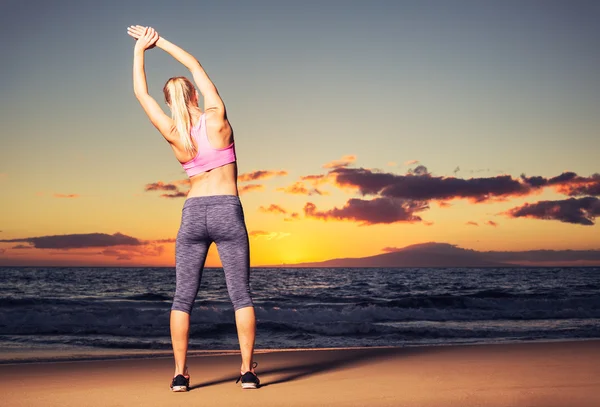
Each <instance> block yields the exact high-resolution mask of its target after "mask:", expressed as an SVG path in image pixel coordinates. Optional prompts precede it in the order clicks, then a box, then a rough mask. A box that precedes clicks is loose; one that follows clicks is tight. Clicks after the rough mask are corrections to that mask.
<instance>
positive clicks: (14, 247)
mask: <svg viewBox="0 0 600 407" xmlns="http://www.w3.org/2000/svg"><path fill="white" fill-rule="evenodd" d="M11 249H33V246H27V245H26V244H18V245H16V246H13V247H11Z"/></svg>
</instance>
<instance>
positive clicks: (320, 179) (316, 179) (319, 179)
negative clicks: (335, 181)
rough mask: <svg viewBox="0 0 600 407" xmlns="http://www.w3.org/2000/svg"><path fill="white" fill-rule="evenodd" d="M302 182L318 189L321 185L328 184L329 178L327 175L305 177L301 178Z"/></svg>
mask: <svg viewBox="0 0 600 407" xmlns="http://www.w3.org/2000/svg"><path fill="white" fill-rule="evenodd" d="M300 180H301V181H307V182H308V183H309V184H311V185H312V186H315V187H316V186H319V185H321V184H326V183H327V182H329V177H328V176H327V175H323V174H317V175H304V176H302V177H300Z"/></svg>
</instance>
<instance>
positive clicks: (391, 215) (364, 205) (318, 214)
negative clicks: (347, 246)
mask: <svg viewBox="0 0 600 407" xmlns="http://www.w3.org/2000/svg"><path fill="white" fill-rule="evenodd" d="M428 208H429V206H428V205H427V202H420V201H409V200H402V199H393V198H387V197H384V198H375V199H372V200H363V199H350V200H348V202H347V203H346V205H344V207H343V208H334V209H330V210H327V211H319V210H317V207H316V206H315V204H313V203H311V202H308V203H306V205H304V214H305V216H306V217H308V218H314V219H322V220H329V219H334V220H350V221H354V222H360V223H361V224H362V225H373V224H377V223H395V222H420V221H421V218H420V217H419V216H417V215H415V212H420V211H423V210H425V209H428Z"/></svg>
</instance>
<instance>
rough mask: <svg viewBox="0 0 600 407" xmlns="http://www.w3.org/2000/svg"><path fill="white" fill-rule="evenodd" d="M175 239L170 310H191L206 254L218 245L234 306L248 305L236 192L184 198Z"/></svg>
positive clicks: (246, 258)
mask: <svg viewBox="0 0 600 407" xmlns="http://www.w3.org/2000/svg"><path fill="white" fill-rule="evenodd" d="M181 212H182V213H181V226H180V227H179V232H178V233H177V240H176V242H175V273H176V286H175V298H174V299H173V306H172V307H171V309H172V310H178V311H183V312H187V313H188V314H191V313H192V307H193V306H194V300H195V299H196V295H197V294H198V289H199V288H200V281H201V280H202V270H203V269H204V262H205V261H206V254H207V253H208V248H209V247H210V245H211V243H212V242H215V243H216V245H217V250H218V252H219V257H220V259H221V263H222V265H223V270H224V271H225V281H226V283H227V292H228V293H229V298H230V299H231V302H232V303H233V309H234V310H236V311H237V310H238V309H240V308H244V307H251V306H253V304H252V299H251V298H250V286H249V277H250V249H249V243H248V231H247V230H246V224H245V222H244V211H243V209H242V204H241V202H240V199H239V197H237V196H235V195H212V196H199V197H190V198H187V200H186V201H185V203H184V204H183V209H182V210H181Z"/></svg>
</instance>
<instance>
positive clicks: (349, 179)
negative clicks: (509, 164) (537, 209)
mask: <svg viewBox="0 0 600 407" xmlns="http://www.w3.org/2000/svg"><path fill="white" fill-rule="evenodd" d="M419 167H422V168H419ZM419 167H417V168H419V170H417V169H415V170H413V172H412V173H411V174H407V175H396V174H390V173H381V172H373V171H371V170H368V169H364V168H358V169H354V168H341V169H337V170H333V171H332V173H333V175H335V177H336V183H337V184H338V185H340V186H342V187H354V188H358V190H359V191H360V192H361V193H362V194H363V195H374V194H379V195H381V196H386V197H390V198H401V199H416V200H433V199H436V200H448V199H455V198H467V199H470V200H471V201H473V202H482V201H485V200H488V199H491V198H493V197H503V196H520V195H527V194H528V193H530V191H531V187H530V186H529V185H527V184H525V183H523V182H519V180H516V179H513V178H512V177H510V176H509V175H502V176H497V177H489V178H470V179H461V178H454V177H435V176H432V175H431V174H430V173H429V172H427V169H426V168H425V167H423V166H419Z"/></svg>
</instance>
